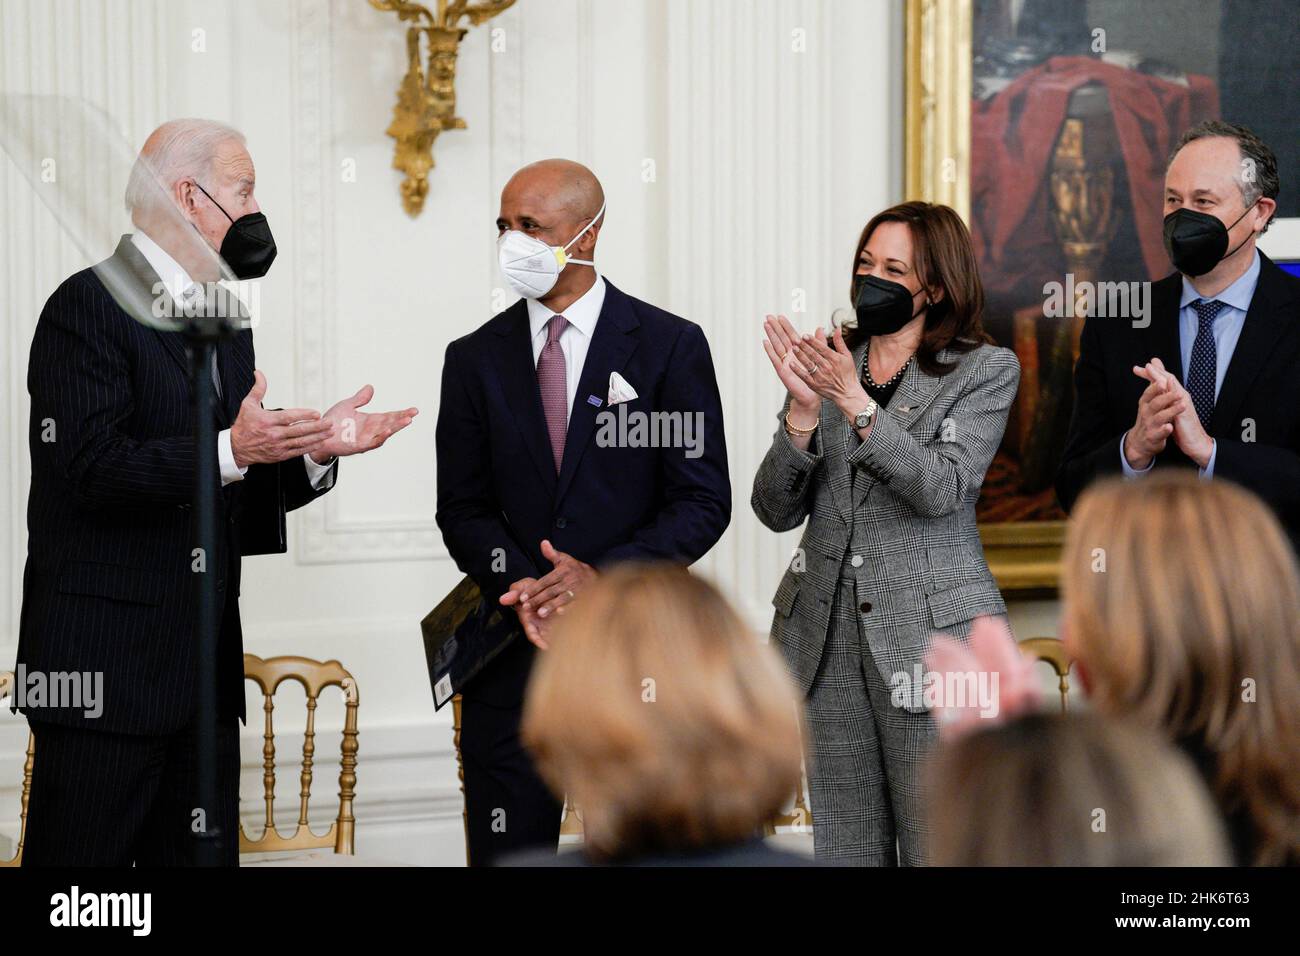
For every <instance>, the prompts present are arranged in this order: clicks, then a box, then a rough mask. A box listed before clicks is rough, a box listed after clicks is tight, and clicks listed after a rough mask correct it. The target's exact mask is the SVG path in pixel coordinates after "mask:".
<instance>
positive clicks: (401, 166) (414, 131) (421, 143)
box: [370, 0, 515, 216]
mask: <svg viewBox="0 0 1300 956" xmlns="http://www.w3.org/2000/svg"><path fill="white" fill-rule="evenodd" d="M514 2H515V0H482V2H480V3H470V2H469V0H438V4H437V10H438V12H437V14H434V13H431V12H430V11H429V8H428V7H426V6H424V5H422V4H419V3H410V2H407V0H370V5H371V6H372V7H374V8H375V9H376V10H387V11H390V12H393V13H396V14H397V18H398V20H400V21H403V22H405V21H410V22H411V24H412V25H411V26H409V27H407V29H406V57H407V68H406V75H405V76H403V77H402V85H401V86H399V87H398V89H397V105H396V106H395V107H393V122H392V123H391V124H390V125H389V127H388V130H387V132H388V135H389V136H391V137H393V139H395V140H397V147H396V149H395V150H394V153H393V168H394V169H397V170H401V171H402V172H403V173H405V174H406V178H405V179H403V180H402V205H403V206H404V207H405V208H406V212H407V214H408V215H410V216H418V215H419V214H420V210H422V209H423V208H424V198H425V196H427V195H428V193H429V170H431V169H433V141H434V140H435V139H437V138H438V134H439V133H441V132H442V131H443V130H445V129H465V121H464V120H463V119H461V118H460V117H459V116H457V115H456V54H457V51H458V49H459V47H460V41H461V38H462V37H463V36H465V34H466V33H468V32H469V31H468V30H467V29H466V28H464V27H460V26H458V24H459V23H460V22H461V21H462V20H469V22H470V23H471V24H473V25H474V26H478V25H479V24H481V23H483V22H484V21H486V20H490V19H491V18H492V17H494V16H496V15H497V14H498V13H501V12H502V11H503V10H505V9H507V8H508V7H511V6H513V5H514ZM421 39H423V40H424V47H425V48H426V49H427V50H428V53H427V65H426V62H425V61H424V60H422V59H421V42H420V41H421Z"/></svg>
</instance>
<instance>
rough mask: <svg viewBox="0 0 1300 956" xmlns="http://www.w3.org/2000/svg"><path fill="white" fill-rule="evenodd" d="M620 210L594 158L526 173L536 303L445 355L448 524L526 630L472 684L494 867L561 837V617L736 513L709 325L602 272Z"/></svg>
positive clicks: (518, 259)
mask: <svg viewBox="0 0 1300 956" xmlns="http://www.w3.org/2000/svg"><path fill="white" fill-rule="evenodd" d="M604 206H605V200H604V191H603V190H602V189H601V186H600V183H599V182H598V181H597V180H596V177H595V176H594V175H593V174H592V173H591V171H590V170H588V169H587V168H586V167H584V166H581V165H579V164H578V163H573V162H569V161H567V160H547V161H544V162H539V163H534V164H532V165H530V166H526V167H524V168H523V169H521V170H519V172H517V173H516V174H515V175H514V176H513V177H512V178H511V180H510V182H509V183H507V184H506V187H505V189H504V190H503V192H502V194H501V211H500V216H499V218H498V219H497V231H498V233H499V236H500V238H499V240H498V243H499V252H500V260H501V266H502V271H503V273H504V274H505V276H506V279H507V281H508V282H509V283H510V285H511V287H512V288H514V289H515V291H516V292H518V293H519V294H520V295H521V296H522V297H523V298H522V299H521V301H519V302H516V303H515V304H514V305H513V306H511V307H510V308H508V309H506V310H505V311H504V312H502V313H501V314H499V315H497V316H496V317H495V318H493V319H491V320H489V321H488V322H487V323H485V324H484V325H482V326H481V327H480V328H478V329H477V330H476V331H474V332H472V333H470V334H469V335H467V336H465V337H463V338H460V339H457V340H456V341H454V342H452V343H451V345H450V346H448V348H447V355H446V359H445V362H444V365H443V378H442V399H441V404H440V407H439V412H438V428H437V446H438V510H437V519H438V526H439V527H440V528H441V529H442V533H443V539H444V540H445V541H446V544H447V550H448V551H449V552H450V553H451V556H452V557H453V558H454V559H455V561H456V564H457V565H458V566H459V567H460V569H461V570H462V571H464V572H465V573H466V574H468V575H470V576H471V577H472V578H473V579H474V580H475V582H476V583H477V584H478V586H479V588H480V590H481V592H482V594H483V596H484V598H485V599H486V600H487V601H490V602H499V603H500V604H501V605H504V606H506V607H509V608H511V609H513V611H514V613H515V614H516V615H517V616H518V619H519V623H520V631H521V633H520V635H519V636H517V637H516V638H515V639H514V640H513V641H512V642H511V644H509V645H508V646H507V648H506V649H505V650H504V651H502V652H501V653H500V654H499V655H498V656H497V657H496V658H495V659H493V660H492V661H491V662H490V663H489V664H488V665H487V666H486V667H485V668H484V669H483V671H481V672H480V673H479V674H478V675H477V676H476V677H475V678H474V679H473V680H472V681H471V682H470V683H469V684H468V685H467V686H466V687H465V689H464V691H463V693H462V697H463V709H462V729H461V753H462V756H463V759H464V765H465V801H466V808H467V812H468V826H469V857H470V862H471V863H472V864H473V865H476V866H479V865H487V864H490V863H492V862H493V861H494V860H496V859H499V858H500V857H501V856H502V855H503V854H506V853H510V852H513V851H515V850H519V849H523V848H529V847H535V846H545V847H549V848H551V849H554V848H555V846H556V844H557V841H558V838H559V829H560V814H561V810H562V806H561V803H560V802H559V800H558V799H557V797H556V795H553V794H551V793H550V792H548V790H547V788H546V786H545V784H544V783H543V782H542V781H541V779H540V778H539V777H538V776H537V773H536V771H535V770H534V769H533V764H532V761H531V760H530V759H529V757H528V755H527V753H526V752H525V751H524V749H523V747H522V745H521V742H520V738H519V720H520V713H521V710H522V706H523V696H524V687H525V684H526V682H527V679H528V673H529V669H530V667H531V664H532V659H533V655H534V653H536V649H537V648H542V649H544V648H545V647H546V640H547V631H548V627H549V625H550V623H551V622H552V621H553V620H554V619H555V616H556V615H557V614H562V613H563V611H564V607H565V605H567V604H568V603H569V602H571V601H575V600H577V601H581V600H582V591H583V588H584V586H585V585H586V584H587V582H589V581H590V580H591V578H592V577H593V576H594V575H596V574H597V573H599V570H600V569H601V568H602V567H606V566H608V565H610V564H613V563H615V562H619V561H628V560H652V561H653V560H663V561H675V562H680V563H683V564H690V563H691V562H694V561H696V560H697V559H699V558H700V557H701V556H702V555H704V553H705V552H707V551H708V550H709V548H711V547H712V546H713V545H714V543H715V542H716V541H717V540H718V538H719V537H721V535H722V532H723V531H724V530H725V529H726V527H727V524H728V522H729V521H730V519H731V483H730V479H729V477H728V473H727V449H726V443H725V439H724V437H723V423H722V404H721V400H720V398H719V395H718V385H717V380H716V378H715V375H714V370H713V360H712V358H711V356H710V354H709V346H708V343H707V342H706V341H705V338H704V333H703V332H702V331H701V329H700V328H699V326H697V325H695V324H694V323H691V322H688V321H686V320H685V319H682V318H679V317H677V316H675V315H671V314H669V313H667V312H664V311H663V310H662V309H657V308H655V307H654V306H652V305H650V304H648V303H646V302H642V301H640V300H639V299H634V298H633V297H631V296H629V295H627V294H625V293H623V292H621V291H619V290H618V289H617V288H615V287H614V285H613V284H612V283H610V282H608V281H607V280H605V279H604V278H603V277H602V276H600V275H598V274H597V272H596V269H595V265H594V255H595V249H596V241H597V239H598V237H599V235H600V230H601V228H602V226H603V220H604ZM525 638H526V639H525Z"/></svg>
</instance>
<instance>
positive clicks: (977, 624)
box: [925, 616, 1042, 739]
mask: <svg viewBox="0 0 1300 956" xmlns="http://www.w3.org/2000/svg"><path fill="white" fill-rule="evenodd" d="M1034 663H1035V662H1034V661H1033V660H1032V659H1031V658H1029V657H1026V656H1025V655H1024V654H1022V653H1021V651H1020V648H1019V647H1018V646H1017V645H1016V640H1015V638H1014V637H1012V635H1011V631H1010V629H1009V628H1008V627H1007V623H1006V621H1005V620H1004V619H1002V618H1001V617H989V616H984V617H977V618H976V619H975V621H974V622H973V623H972V625H971V631H970V640H969V643H967V644H963V643H961V642H960V641H958V640H957V639H956V638H954V637H948V636H947V635H944V634H936V635H935V636H934V638H933V640H932V642H931V645H930V651H929V653H928V654H927V655H926V657H925V670H926V673H927V674H930V673H934V674H938V675H940V676H941V677H942V678H943V679H942V680H941V682H940V685H939V686H940V687H943V688H948V687H956V686H961V687H969V686H971V684H970V681H968V680H949V679H947V677H946V676H945V675H948V674H955V675H966V674H976V675H979V674H996V675H997V683H996V684H995V683H993V681H992V679H991V678H990V679H989V681H988V684H987V685H986V686H989V687H990V688H992V689H994V690H995V691H996V697H995V699H994V700H992V701H986V702H983V704H982V703H981V702H980V701H977V700H976V701H972V700H966V701H962V702H961V703H962V706H957V703H958V702H957V701H952V700H941V701H940V703H939V705H938V706H935V707H932V708H931V714H932V716H933V717H934V719H935V721H936V722H937V723H938V725H939V733H940V735H941V736H942V737H943V738H945V739H952V738H954V737H959V736H961V735H962V734H966V733H969V732H970V731H972V730H975V729H977V728H978V727H979V726H980V725H981V724H984V725H988V724H991V723H1003V722H1006V721H1007V720H1010V719H1011V718H1013V717H1015V716H1017V715H1018V714H1021V713H1024V712H1026V711H1032V710H1035V709H1037V708H1038V706H1039V705H1040V703H1041V699H1042V689H1041V688H1040V687H1039V684H1038V677H1037V674H1035V673H1034ZM976 683H977V684H978V683H979V682H978V681H977V682H976ZM986 706H987V707H988V711H987V712H986V711H985V710H984V707H986Z"/></svg>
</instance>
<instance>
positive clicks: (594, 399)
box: [587, 395, 601, 408]
mask: <svg viewBox="0 0 1300 956" xmlns="http://www.w3.org/2000/svg"><path fill="white" fill-rule="evenodd" d="M587 404H588V405H595V406H596V407H597V408H600V406H601V400H600V396H599V395H588V396H587Z"/></svg>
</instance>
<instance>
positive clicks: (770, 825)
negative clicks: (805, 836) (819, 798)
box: [763, 771, 813, 836]
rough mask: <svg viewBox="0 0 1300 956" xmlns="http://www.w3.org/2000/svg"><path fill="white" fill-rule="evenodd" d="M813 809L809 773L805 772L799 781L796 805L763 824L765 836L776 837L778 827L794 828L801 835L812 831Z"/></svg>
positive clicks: (795, 797)
mask: <svg viewBox="0 0 1300 956" xmlns="http://www.w3.org/2000/svg"><path fill="white" fill-rule="evenodd" d="M812 825H813V818H812V808H811V807H809V806H808V773H807V771H805V772H804V773H803V774H802V775H801V777H800V780H799V790H798V792H797V793H796V794H795V795H794V805H793V806H791V807H790V809H789V810H788V811H787V812H785V813H778V814H777V815H776V816H775V817H773V818H772V819H771V820H769V821H767V823H765V824H763V835H764V836H774V835H775V834H776V828H777V827H792V828H793V829H795V830H796V831H798V832H800V833H805V832H809V831H811V830H812Z"/></svg>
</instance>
